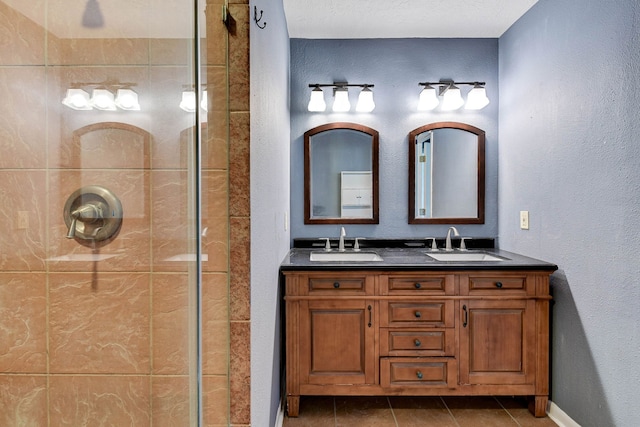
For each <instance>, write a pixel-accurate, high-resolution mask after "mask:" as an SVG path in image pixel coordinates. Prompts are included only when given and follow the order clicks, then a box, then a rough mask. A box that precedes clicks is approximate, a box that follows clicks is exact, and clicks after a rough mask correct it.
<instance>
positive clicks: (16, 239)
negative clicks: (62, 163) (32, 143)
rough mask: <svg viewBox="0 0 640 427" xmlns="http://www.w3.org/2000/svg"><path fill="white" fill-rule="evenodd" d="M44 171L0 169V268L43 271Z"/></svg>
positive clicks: (44, 244) (45, 200)
mask: <svg viewBox="0 0 640 427" xmlns="http://www.w3.org/2000/svg"><path fill="white" fill-rule="evenodd" d="M46 212H47V197H46V174H45V172H42V171H20V170H14V171H5V170H0V271H44V268H45V264H44V259H45V258H46V243H45V242H46V240H45V237H46V231H45V224H46V219H45V215H46Z"/></svg>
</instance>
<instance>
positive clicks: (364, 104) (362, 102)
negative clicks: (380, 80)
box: [356, 86, 376, 113]
mask: <svg viewBox="0 0 640 427" xmlns="http://www.w3.org/2000/svg"><path fill="white" fill-rule="evenodd" d="M374 108H376V104H375V102H373V92H372V91H371V89H369V88H368V87H367V86H365V87H364V89H362V90H361V91H360V95H358V103H357V104H356V111H357V112H359V113H370V112H372V111H373V109H374Z"/></svg>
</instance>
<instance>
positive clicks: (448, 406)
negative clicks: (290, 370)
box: [283, 396, 556, 427]
mask: <svg viewBox="0 0 640 427" xmlns="http://www.w3.org/2000/svg"><path fill="white" fill-rule="evenodd" d="M339 426H340V427H342V426H348V427H430V426H434V427H485V426H486V427H502V426H509V427H517V426H521V427H556V424H555V423H554V422H553V421H551V419H549V418H548V417H545V418H535V417H534V416H533V415H531V413H530V412H529V410H528V409H527V402H526V400H524V399H522V398H511V397H442V398H441V397H405V396H391V397H388V398H387V397H326V396H323V397H316V396H302V397H301V399H300V415H299V417H298V418H289V417H285V420H284V424H283V427H339Z"/></svg>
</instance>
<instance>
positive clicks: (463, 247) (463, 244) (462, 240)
mask: <svg viewBox="0 0 640 427" xmlns="http://www.w3.org/2000/svg"><path fill="white" fill-rule="evenodd" d="M465 240H471V237H461V238H460V250H461V251H466V250H467V245H466V244H465V243H464V241H465Z"/></svg>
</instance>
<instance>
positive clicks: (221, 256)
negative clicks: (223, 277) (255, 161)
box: [201, 170, 229, 272]
mask: <svg viewBox="0 0 640 427" xmlns="http://www.w3.org/2000/svg"><path fill="white" fill-rule="evenodd" d="M202 185H203V192H202V196H201V197H202V209H203V213H202V227H203V237H202V251H203V253H204V254H207V260H206V261H204V262H203V264H202V270H203V271H204V272H226V271H228V270H229V224H228V215H229V180H228V176H227V171H215V170H213V171H204V172H203V173H202Z"/></svg>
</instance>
